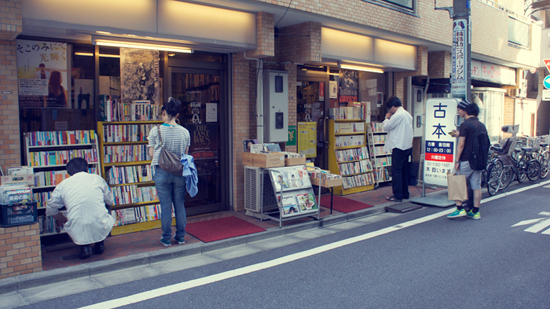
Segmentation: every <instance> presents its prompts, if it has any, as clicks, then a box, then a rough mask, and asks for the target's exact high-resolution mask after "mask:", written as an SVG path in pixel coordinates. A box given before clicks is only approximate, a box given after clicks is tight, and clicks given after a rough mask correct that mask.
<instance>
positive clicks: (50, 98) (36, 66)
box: [16, 40, 70, 108]
mask: <svg viewBox="0 0 550 309" xmlns="http://www.w3.org/2000/svg"><path fill="white" fill-rule="evenodd" d="M16 54H17V77H18V81H19V105H20V106H21V107H36V108H70V101H69V97H68V95H67V91H69V84H68V81H69V79H68V78H67V57H68V53H67V44H66V43H58V42H44V41H30V40H17V52H16Z"/></svg>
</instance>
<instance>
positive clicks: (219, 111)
mask: <svg viewBox="0 0 550 309" xmlns="http://www.w3.org/2000/svg"><path fill="white" fill-rule="evenodd" d="M170 71H171V74H170V75H171V81H170V84H171V96H172V97H174V98H177V99H178V100H180V101H181V102H182V108H181V110H180V116H179V122H180V125H182V126H184V127H185V128H186V129H187V130H189V134H190V135H191V145H190V147H189V154H190V155H192V156H193V157H194V158H195V165H196V167H197V172H198V177H199V184H198V187H199V191H198V193H197V195H196V196H195V197H192V198H191V197H189V196H186V200H185V208H186V211H187V214H188V215H197V214H203V213H210V212H214V211H219V210H225V208H226V207H224V206H223V204H224V203H223V202H224V200H223V199H224V198H223V196H224V192H226V190H227V186H226V185H225V184H224V182H223V181H222V179H223V177H224V176H225V175H227V168H228V167H227V164H226V163H225V162H226V161H225V158H226V155H224V151H222V149H226V148H227V147H224V146H225V145H224V144H225V142H224V141H226V140H228V139H227V138H224V137H223V136H222V135H223V134H224V133H223V132H224V131H227V130H221V128H222V126H223V125H224V121H225V118H227V117H221V116H220V115H224V113H223V112H224V111H225V108H226V107H225V106H224V103H225V100H223V99H222V98H223V95H221V94H220V93H223V92H222V91H220V90H221V89H223V83H222V82H221V79H220V76H221V74H220V71H215V70H196V69H192V70H191V69H190V70H186V69H180V68H171V70H170Z"/></svg>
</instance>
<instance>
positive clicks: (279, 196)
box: [262, 165, 321, 227]
mask: <svg viewBox="0 0 550 309" xmlns="http://www.w3.org/2000/svg"><path fill="white" fill-rule="evenodd" d="M265 172H267V173H268V174H269V177H270V179H271V184H272V186H273V192H274V193H275V199H276V203H277V206H278V210H275V211H270V212H263V211H262V217H267V218H269V219H272V220H275V221H278V222H279V227H282V223H283V222H284V221H288V220H294V219H299V218H304V217H314V218H316V219H317V220H319V217H320V213H321V211H320V209H321V207H320V206H319V203H318V202H317V201H316V199H315V194H314V192H313V187H312V186H311V181H310V179H309V174H308V172H307V169H306V166H305V165H295V166H285V167H277V168H268V169H265ZM264 206H265V205H264Z"/></svg>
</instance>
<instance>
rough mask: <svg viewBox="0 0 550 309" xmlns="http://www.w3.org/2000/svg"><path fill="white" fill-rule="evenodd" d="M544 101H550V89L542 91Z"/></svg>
mask: <svg viewBox="0 0 550 309" xmlns="http://www.w3.org/2000/svg"><path fill="white" fill-rule="evenodd" d="M542 100H543V101H550V89H543V90H542Z"/></svg>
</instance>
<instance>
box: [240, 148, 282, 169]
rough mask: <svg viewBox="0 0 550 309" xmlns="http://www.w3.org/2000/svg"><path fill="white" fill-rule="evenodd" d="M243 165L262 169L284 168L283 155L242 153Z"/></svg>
mask: <svg viewBox="0 0 550 309" xmlns="http://www.w3.org/2000/svg"><path fill="white" fill-rule="evenodd" d="M243 165H246V166H257V167H263V168H269V167H281V166H285V155H284V154H278V153H250V152H244V153H243Z"/></svg>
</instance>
